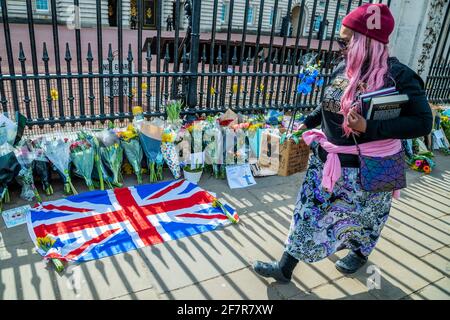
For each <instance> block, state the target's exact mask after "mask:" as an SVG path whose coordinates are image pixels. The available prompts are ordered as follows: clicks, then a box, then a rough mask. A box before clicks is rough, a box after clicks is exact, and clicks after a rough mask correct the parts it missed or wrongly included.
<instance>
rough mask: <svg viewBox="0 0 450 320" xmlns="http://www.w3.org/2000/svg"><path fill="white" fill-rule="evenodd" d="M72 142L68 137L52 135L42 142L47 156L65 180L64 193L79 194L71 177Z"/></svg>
mask: <svg viewBox="0 0 450 320" xmlns="http://www.w3.org/2000/svg"><path fill="white" fill-rule="evenodd" d="M70 144H71V143H70V142H69V140H68V139H67V138H64V139H63V138H61V137H50V138H47V139H45V140H44V142H43V143H42V149H43V150H44V153H45V156H46V157H47V159H48V160H50V162H51V163H52V164H53V166H54V167H55V168H56V170H57V171H58V173H59V174H60V175H61V177H62V178H63V180H64V193H65V194H71V193H72V194H77V191H76V190H75V187H74V186H73V184H72V179H71V178H70V173H69V165H70Z"/></svg>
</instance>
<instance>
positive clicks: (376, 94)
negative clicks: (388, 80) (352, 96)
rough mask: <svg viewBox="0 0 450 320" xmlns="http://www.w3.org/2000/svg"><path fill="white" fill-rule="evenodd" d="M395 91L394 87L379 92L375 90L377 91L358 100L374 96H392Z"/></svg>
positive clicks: (365, 94)
mask: <svg viewBox="0 0 450 320" xmlns="http://www.w3.org/2000/svg"><path fill="white" fill-rule="evenodd" d="M396 91H397V89H396V88H395V87H389V88H385V89H381V90H377V91H373V92H367V93H364V94H362V95H361V96H360V99H361V100H364V99H366V98H372V97H375V96H386V95H389V94H392V93H394V92H396Z"/></svg>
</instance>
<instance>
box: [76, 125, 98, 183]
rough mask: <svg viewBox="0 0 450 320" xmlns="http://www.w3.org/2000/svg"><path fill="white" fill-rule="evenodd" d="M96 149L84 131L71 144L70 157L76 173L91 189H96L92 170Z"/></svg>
mask: <svg viewBox="0 0 450 320" xmlns="http://www.w3.org/2000/svg"><path fill="white" fill-rule="evenodd" d="M94 157H95V149H94V147H93V146H92V145H91V143H90V142H89V141H88V140H87V139H86V136H85V135H84V134H83V133H80V134H78V139H77V140H76V141H74V142H72V144H71V145H70V158H71V159H72V163H73V164H74V166H75V174H76V175H78V176H80V177H82V178H83V179H84V181H85V182H86V186H87V187H88V188H89V190H94V182H93V181H92V170H93V169H94Z"/></svg>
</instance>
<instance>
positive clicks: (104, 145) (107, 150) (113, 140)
mask: <svg viewBox="0 0 450 320" xmlns="http://www.w3.org/2000/svg"><path fill="white" fill-rule="evenodd" d="M97 139H98V140H99V144H100V148H99V149H100V157H101V159H102V161H103V163H104V165H105V167H106V168H107V169H108V170H109V171H110V172H111V184H112V185H113V186H116V187H121V186H122V183H121V180H122V174H121V167H122V161H123V149H122V147H121V146H120V140H119V138H118V137H117V133H116V131H115V130H114V126H113V124H112V123H110V124H109V126H108V129H105V130H103V131H101V132H100V133H99V134H98V135H97Z"/></svg>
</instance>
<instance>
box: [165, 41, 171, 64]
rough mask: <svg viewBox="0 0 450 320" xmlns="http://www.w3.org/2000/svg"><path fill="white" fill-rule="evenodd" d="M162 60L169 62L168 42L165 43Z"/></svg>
mask: <svg viewBox="0 0 450 320" xmlns="http://www.w3.org/2000/svg"><path fill="white" fill-rule="evenodd" d="M164 61H166V62H167V63H169V61H170V55H169V44H166V54H165V56H164Z"/></svg>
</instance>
